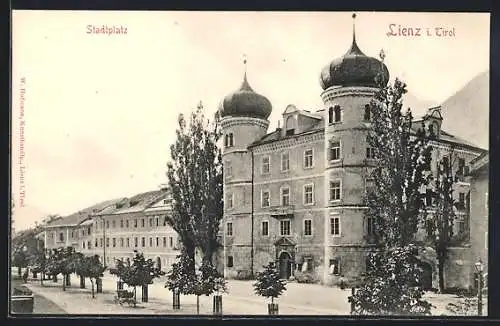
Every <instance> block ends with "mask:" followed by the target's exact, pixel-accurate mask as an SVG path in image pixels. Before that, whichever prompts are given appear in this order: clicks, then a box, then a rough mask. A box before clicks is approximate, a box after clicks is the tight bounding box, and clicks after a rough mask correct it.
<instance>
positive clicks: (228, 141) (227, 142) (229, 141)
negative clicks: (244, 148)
mask: <svg viewBox="0 0 500 326" xmlns="http://www.w3.org/2000/svg"><path fill="white" fill-rule="evenodd" d="M224 146H225V147H233V146H234V136H233V133H232V132H230V133H228V134H226V136H225V137H224Z"/></svg>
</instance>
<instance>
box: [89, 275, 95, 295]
mask: <svg viewBox="0 0 500 326" xmlns="http://www.w3.org/2000/svg"><path fill="white" fill-rule="evenodd" d="M90 283H91V284H92V299H94V298H95V294H94V280H93V279H90Z"/></svg>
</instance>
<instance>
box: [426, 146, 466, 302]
mask: <svg viewBox="0 0 500 326" xmlns="http://www.w3.org/2000/svg"><path fill="white" fill-rule="evenodd" d="M452 158H453V152H452V153H451V154H450V155H448V156H445V157H443V158H442V159H441V160H440V161H439V162H438V163H437V169H436V176H435V180H434V182H433V184H432V185H431V189H428V195H429V197H430V198H432V199H433V200H432V203H428V204H429V205H428V207H429V208H431V209H433V211H432V212H431V214H429V215H428V219H427V220H426V231H427V236H428V239H429V240H430V242H431V244H432V247H433V248H434V250H435V251H436V256H437V262H438V275H439V291H440V292H441V293H443V292H444V291H445V284H444V268H445V262H446V260H447V259H448V250H449V249H448V248H449V247H450V245H452V244H453V240H454V234H453V226H454V221H455V219H456V214H455V207H456V206H458V204H459V203H457V202H455V201H454V199H453V188H454V185H455V177H456V176H453V170H452V166H453V162H452ZM429 201H431V200H429Z"/></svg>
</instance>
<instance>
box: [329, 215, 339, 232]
mask: <svg viewBox="0 0 500 326" xmlns="http://www.w3.org/2000/svg"><path fill="white" fill-rule="evenodd" d="M330 234H331V235H334V236H339V235H340V217H331V218H330Z"/></svg>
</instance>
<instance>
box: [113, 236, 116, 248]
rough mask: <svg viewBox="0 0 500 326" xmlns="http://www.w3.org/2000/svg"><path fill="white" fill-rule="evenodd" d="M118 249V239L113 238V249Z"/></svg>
mask: <svg viewBox="0 0 500 326" xmlns="http://www.w3.org/2000/svg"><path fill="white" fill-rule="evenodd" d="M114 247H116V238H113V248H114Z"/></svg>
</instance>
